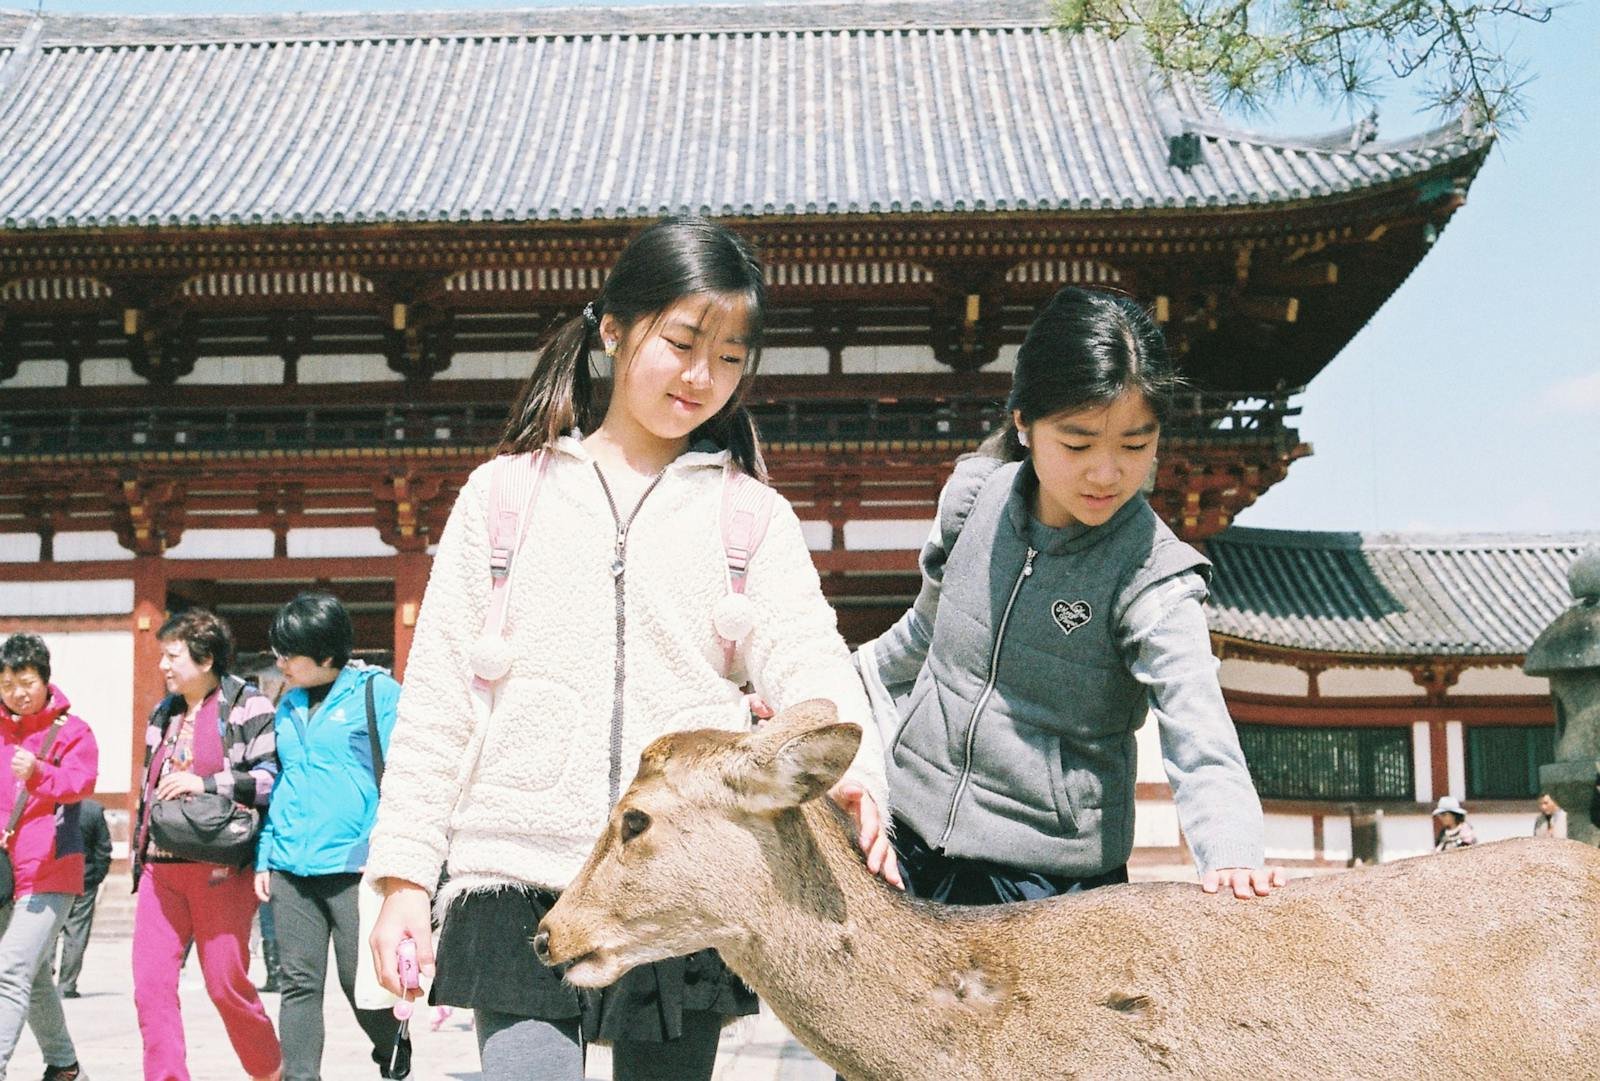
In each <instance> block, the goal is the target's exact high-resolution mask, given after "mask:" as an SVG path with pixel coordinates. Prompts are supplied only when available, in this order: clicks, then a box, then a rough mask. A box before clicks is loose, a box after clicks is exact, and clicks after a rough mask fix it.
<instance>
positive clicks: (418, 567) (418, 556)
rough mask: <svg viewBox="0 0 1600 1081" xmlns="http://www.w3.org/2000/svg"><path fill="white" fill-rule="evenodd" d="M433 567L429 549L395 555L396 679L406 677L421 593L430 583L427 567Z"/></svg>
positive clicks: (420, 603) (419, 608) (420, 604)
mask: <svg viewBox="0 0 1600 1081" xmlns="http://www.w3.org/2000/svg"><path fill="white" fill-rule="evenodd" d="M432 567H433V559H432V558H431V557H430V556H429V555H428V554H427V553H426V552H405V551H402V552H401V553H399V555H397V556H396V557H395V570H394V678H395V679H399V680H404V679H405V677H406V657H407V656H408V655H410V653H411V636H412V635H413V634H414V633H415V632H416V627H417V612H418V611H420V610H421V608H422V593H423V590H425V589H426V588H427V586H428V571H429V570H430V569H431V568H432Z"/></svg>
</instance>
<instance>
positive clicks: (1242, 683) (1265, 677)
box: [1218, 657, 1307, 696]
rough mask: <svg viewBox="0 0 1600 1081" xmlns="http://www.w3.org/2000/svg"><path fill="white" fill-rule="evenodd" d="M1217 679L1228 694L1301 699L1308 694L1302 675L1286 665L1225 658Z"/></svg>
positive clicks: (1297, 670)
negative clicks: (1277, 695)
mask: <svg viewBox="0 0 1600 1081" xmlns="http://www.w3.org/2000/svg"><path fill="white" fill-rule="evenodd" d="M1218 678H1219V679H1220V680H1221V681H1222V686H1223V687H1224V688H1226V689H1227V690H1230V691H1247V692H1250V693H1253V694H1291V695H1297V696H1304V695H1305V693H1306V691H1307V684H1306V675H1305V673H1304V672H1302V671H1300V669H1298V668H1294V667H1291V666H1290V665H1287V664H1266V663H1264V662H1262V661H1246V660H1240V659H1238V658H1237V657H1228V658H1225V659H1224V660H1223V662H1222V667H1221V668H1219V669H1218Z"/></svg>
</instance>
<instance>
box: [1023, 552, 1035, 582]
mask: <svg viewBox="0 0 1600 1081" xmlns="http://www.w3.org/2000/svg"><path fill="white" fill-rule="evenodd" d="M1038 554H1039V553H1038V551H1037V550H1035V549H1033V548H1029V549H1028V558H1027V559H1026V560H1024V561H1023V564H1022V576H1023V577H1024V578H1026V577H1028V575H1030V574H1032V573H1033V557H1034V556H1036V555H1038Z"/></svg>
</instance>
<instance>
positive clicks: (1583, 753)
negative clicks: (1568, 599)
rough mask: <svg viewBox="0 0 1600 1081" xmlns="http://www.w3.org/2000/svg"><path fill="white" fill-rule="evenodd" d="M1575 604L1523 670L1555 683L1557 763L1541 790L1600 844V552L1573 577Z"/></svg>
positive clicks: (1571, 827) (1546, 772) (1578, 830)
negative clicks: (1597, 812) (1599, 820)
mask: <svg viewBox="0 0 1600 1081" xmlns="http://www.w3.org/2000/svg"><path fill="white" fill-rule="evenodd" d="M1567 582H1568V584H1569V585H1570V586H1571V587H1572V596H1573V600H1574V603H1573V605H1572V607H1571V608H1568V609H1567V610H1566V611H1565V612H1562V613H1561V614H1560V615H1559V616H1557V617H1556V619H1555V622H1553V623H1551V624H1550V626H1548V627H1546V628H1545V629H1544V632H1543V633H1542V634H1540V635H1539V637H1538V638H1537V639H1535V640H1534V643H1533V645H1532V646H1530V647H1529V648H1528V659H1527V660H1526V661H1524V662H1523V664H1522V670H1523V671H1524V672H1526V673H1528V675H1530V676H1547V677H1549V679H1550V696H1551V697H1552V698H1554V699H1555V705H1556V760H1555V761H1554V762H1551V763H1550V764H1549V765H1546V766H1541V767H1540V768H1539V785H1540V787H1541V788H1542V789H1543V790H1544V791H1546V792H1549V793H1550V795H1551V796H1552V797H1554V798H1555V801H1556V802H1557V803H1559V804H1561V806H1562V808H1564V809H1565V810H1566V812H1567V831H1568V836H1570V837H1573V838H1575V839H1577V840H1580V841H1583V842H1585V843H1586V844H1596V843H1600V829H1596V828H1595V826H1594V824H1593V823H1592V822H1591V821H1590V820H1589V803H1590V800H1592V799H1593V798H1595V788H1594V785H1595V775H1596V772H1597V771H1600V548H1591V549H1589V550H1588V551H1587V552H1585V553H1583V555H1581V556H1579V557H1578V559H1577V562H1575V563H1573V564H1572V566H1571V568H1570V569H1569V570H1568V571H1567Z"/></svg>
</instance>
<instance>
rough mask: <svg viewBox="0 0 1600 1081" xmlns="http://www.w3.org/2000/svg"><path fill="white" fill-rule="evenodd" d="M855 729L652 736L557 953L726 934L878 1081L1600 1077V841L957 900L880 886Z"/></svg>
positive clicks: (823, 714)
mask: <svg viewBox="0 0 1600 1081" xmlns="http://www.w3.org/2000/svg"><path fill="white" fill-rule="evenodd" d="M833 720H834V713H833V710H832V707H831V706H830V705H829V704H827V703H804V704H802V705H800V706H796V707H794V708H792V709H790V710H788V711H786V712H785V713H784V714H782V715H780V716H779V717H778V718H777V720H775V721H774V722H772V723H771V724H769V725H768V727H767V728H765V729H764V730H762V731H760V732H758V733H755V734H752V735H749V736H744V737H740V736H735V735H730V734H727V733H718V732H709V731H708V732H685V733H681V734H678V735H673V736H668V737H665V738H663V739H661V740H658V741H656V742H655V743H654V744H652V745H651V746H650V747H649V748H648V749H646V751H645V753H644V755H643V758H642V761H641V766H640V770H639V773H638V776H637V778H636V779H635V780H634V782H633V785H632V786H631V787H630V788H629V789H628V791H627V793H626V794H625V795H624V797H623V799H622V801H621V802H620V803H619V804H618V806H617V808H616V810H615V812H614V813H613V815H612V818H611V822H610V824H609V825H608V828H607V830H606V832H605V834H604V835H603V836H602V837H601V839H600V842H599V844H598V845H597V846H596V848H595V851H594V853H593V854H592V855H591V856H590V858H589V861H588V863H587V864H586V865H585V866H584V868H583V870H582V871H581V872H580V873H579V875H578V877H577V879H576V880H575V881H574V882H573V883H572V884H571V886H570V887H569V888H568V889H567V890H566V892H565V893H564V894H563V895H562V897H561V900H560V902H559V903H558V904H557V905H556V906H555V907H554V908H553V909H552V910H551V911H550V914H549V915H548V917H547V918H546V919H545V921H544V923H543V924H542V925H541V932H542V933H541V935H540V937H539V940H538V944H539V946H540V947H541V949H542V950H544V951H545V952H546V955H547V956H548V957H549V959H550V961H551V963H561V962H570V963H571V968H570V969H569V972H568V979H569V980H571V981H572V982H573V983H575V984H580V985H586V986H602V985H604V984H607V983H610V982H612V981H613V980H615V979H616V978H617V977H618V976H620V975H621V974H622V973H623V972H625V971H626V970H627V969H629V968H631V967H633V966H634V965H637V964H641V963H643V962H646V961H651V960H657V959H660V958H663V957H668V956H673V955H677V954H683V953H688V952H690V951H692V950H696V949H700V948H703V947H707V946H714V947H716V948H717V949H719V950H720V951H721V952H722V956H723V957H724V958H725V959H726V961H727V962H728V964H729V965H731V966H732V967H733V969H734V970H735V971H736V972H738V973H739V975H741V976H742V977H743V978H744V979H745V980H746V981H747V982H748V983H749V984H750V985H751V986H752V987H754V988H755V989H756V990H757V991H758V992H759V993H760V995H761V997H762V998H764V999H766V1001H767V1002H768V1003H769V1004H770V1006H771V1007H772V1009H773V1011H774V1012H775V1013H776V1014H777V1015H778V1017H780V1018H781V1019H782V1020H783V1022H784V1023H785V1024H786V1025H788V1026H789V1028H790V1030H791V1031H792V1032H793V1033H794V1034H795V1036H796V1037H798V1038H799V1039H800V1041H801V1042H802V1043H804V1044H805V1045H806V1046H807V1047H809V1048H810V1049H811V1050H812V1051H814V1052H815V1053H816V1054H817V1055H818V1056H819V1057H820V1058H821V1059H822V1060H823V1061H824V1062H826V1063H828V1064H829V1065H831V1066H833V1067H834V1068H835V1069H837V1070H838V1071H839V1072H840V1073H841V1074H842V1075H844V1076H845V1077H846V1078H849V1079H851V1081H964V1079H971V1081H999V1079H1011V1078H1018V1079H1029V1081H1031V1079H1035V1078H1084V1079H1101V1078H1110V1079H1118V1078H1199V1077H1207V1078H1215V1077H1281V1078H1336V1079H1344V1078H1404V1079H1429V1078H1437V1079H1439V1081H1468V1079H1473V1078H1484V1079H1489V1078H1494V1079H1499V1078H1542V1079H1554V1078H1574V1079H1576V1078H1593V1077H1596V1076H1600V942H1597V935H1600V852H1597V851H1596V850H1594V849H1591V848H1588V847H1586V846H1583V845H1580V844H1577V843H1576V842H1563V841H1550V840H1537V841H1536V840H1533V839H1528V840H1518V841H1506V842H1501V843H1498V844H1489V845H1482V846H1479V847H1477V848H1475V849H1466V850H1463V851H1460V852H1454V853H1450V854H1446V855H1440V856H1429V857H1424V858H1421V859H1411V860H1403V861H1400V862H1398V863H1393V864H1388V865H1385V866H1380V867H1374V868H1371V869H1367V870H1362V871H1355V872H1351V873H1349V874H1341V875H1337V876H1331V877H1325V878H1318V879H1307V880H1299V881H1295V882H1292V883H1290V884H1289V885H1288V886H1287V887H1285V888H1283V889H1281V890H1280V891H1278V892H1276V893H1274V894H1273V895H1272V896H1271V897H1269V898H1265V899H1259V900H1254V901H1248V902H1244V901H1238V900H1235V899H1233V898H1232V897H1231V896H1221V895H1206V894H1203V893H1202V892H1201V891H1200V889H1199V887H1197V886H1193V885H1178V884H1147V885H1127V886H1114V887H1108V888H1104V889H1100V890H1095V891H1093V892H1090V893H1085V894H1079V895H1073V896H1067V897H1060V898H1055V899H1053V900H1049V901H1039V902H1031V903H1026V904H1017V905H1004V906H996V907H987V908H956V907H948V906H941V905H934V904H929V903H925V902H919V901H914V900H910V899H907V898H906V897H904V896H903V895H901V894H899V893H898V892H896V891H895V890H893V889H891V888H889V887H888V886H886V885H884V884H883V883H882V882H880V881H878V880H877V879H876V878H874V877H873V876H872V875H871V874H870V873H869V872H868V871H867V870H866V868H865V866H864V865H863V862H862V860H861V857H860V855H859V854H858V852H857V850H856V848H855V846H854V844H853V841H852V838H851V836H850V833H849V830H848V826H847V823H846V822H845V820H844V819H843V816H842V815H841V814H840V812H838V811H837V809H836V808H834V806H833V804H832V802H831V801H829V800H825V799H817V798H815V797H817V796H818V795H820V794H822V793H823V792H825V791H826V790H827V789H828V787H829V786H830V785H832V784H833V783H834V782H835V781H836V780H837V778H838V777H839V776H840V774H841V773H842V772H843V770H844V768H845V767H846V766H847V765H848V764H849V762H850V759H851V756H852V755H853V754H854V752H855V748H856V744H857V742H858V740H859V738H860V733H859V730H857V729H856V728H855V727H854V726H853V725H840V724H833V723H831V722H832V721H833ZM645 816H648V817H645ZM624 838H626V840H624Z"/></svg>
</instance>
